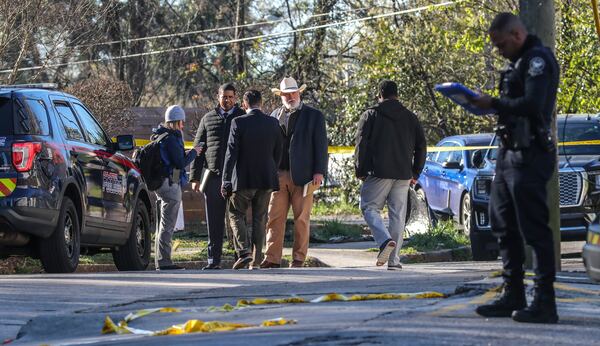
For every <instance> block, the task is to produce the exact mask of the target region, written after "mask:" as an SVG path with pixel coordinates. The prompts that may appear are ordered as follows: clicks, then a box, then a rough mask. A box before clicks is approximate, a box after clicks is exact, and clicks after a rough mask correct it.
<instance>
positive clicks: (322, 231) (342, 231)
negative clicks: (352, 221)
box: [313, 220, 363, 240]
mask: <svg viewBox="0 0 600 346" xmlns="http://www.w3.org/2000/svg"><path fill="white" fill-rule="evenodd" d="M362 234H363V229H362V227H361V226H358V225H348V224H344V223H342V222H339V221H337V220H333V221H325V222H323V225H322V226H320V227H316V228H315V229H314V231H313V236H314V237H315V238H317V239H320V240H329V239H331V238H333V237H339V236H345V237H349V238H352V239H358V238H360V237H361V236H362Z"/></svg>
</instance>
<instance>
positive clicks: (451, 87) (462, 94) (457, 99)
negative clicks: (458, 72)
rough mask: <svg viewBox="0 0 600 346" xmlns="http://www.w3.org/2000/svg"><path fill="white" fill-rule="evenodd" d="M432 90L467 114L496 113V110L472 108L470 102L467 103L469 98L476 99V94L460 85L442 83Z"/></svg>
mask: <svg viewBox="0 0 600 346" xmlns="http://www.w3.org/2000/svg"><path fill="white" fill-rule="evenodd" d="M434 89H435V90H436V91H437V92H439V93H441V94H442V95H444V96H446V97H447V98H449V99H450V100H452V102H454V103H456V104H457V105H459V106H461V107H462V108H464V109H465V110H466V111H468V112H469V113H472V114H475V115H488V114H495V113H496V110H495V109H493V108H490V109H481V108H478V107H475V106H473V105H472V104H471V102H469V98H473V97H477V96H478V94H477V93H476V92H474V91H473V90H471V89H469V88H467V87H466V86H464V85H462V84H460V83H442V84H438V85H436V86H435V87H434Z"/></svg>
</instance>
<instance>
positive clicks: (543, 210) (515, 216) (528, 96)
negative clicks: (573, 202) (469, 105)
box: [490, 35, 559, 318]
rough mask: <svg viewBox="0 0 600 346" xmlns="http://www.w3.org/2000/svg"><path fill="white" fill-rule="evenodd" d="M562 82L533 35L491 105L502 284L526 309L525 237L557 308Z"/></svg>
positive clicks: (493, 210)
mask: <svg viewBox="0 0 600 346" xmlns="http://www.w3.org/2000/svg"><path fill="white" fill-rule="evenodd" d="M558 81H559V67H558V63H557V62H556V58H555V57H554V54H553V53H552V51H551V50H550V49H548V48H547V47H544V46H543V45H542V43H541V41H540V40H539V39H538V38H537V37H536V36H533V35H529V36H528V37H527V39H526V41H525V44H524V46H523V48H522V51H521V54H520V55H519V57H518V58H517V59H516V60H514V61H511V63H510V64H509V65H508V67H507V68H506V69H505V70H504V71H503V73H502V78H501V84H500V95H501V96H500V98H494V99H493V100H492V106H493V107H494V109H496V110H497V111H498V115H499V119H498V127H497V134H498V136H499V137H500V139H501V140H500V149H499V150H498V157H497V159H496V176H495V178H494V182H493V183H492V189H491V196H490V222H491V226H492V232H493V233H494V235H495V236H497V237H498V243H499V246H500V254H501V255H502V261H503V267H504V272H503V276H504V280H505V282H506V283H507V284H508V285H510V284H512V285H513V286H515V285H516V286H518V287H520V290H521V291H522V294H521V297H522V299H518V300H520V301H521V302H522V304H525V303H526V301H525V296H524V289H523V288H522V285H523V277H524V272H523V264H524V262H525V250H524V246H523V237H524V238H525V241H526V242H527V244H529V245H530V246H531V247H532V248H533V251H534V252H535V255H536V258H537V268H536V270H535V272H536V287H538V288H540V289H545V290H546V292H551V293H548V296H551V300H552V304H554V290H553V282H554V280H555V275H556V269H555V263H554V260H555V258H554V245H553V243H554V241H553V239H552V230H551V229H550V227H549V225H548V222H549V211H548V205H547V200H546V197H547V191H546V185H547V183H548V181H549V179H550V177H551V176H552V172H553V171H554V167H555V165H556V147H555V144H554V142H553V141H552V136H551V132H550V129H551V123H552V114H553V112H554V105H555V102H556V92H557V88H558ZM557 241H558V240H557ZM536 292H537V291H536ZM554 306H555V305H554ZM523 307H524V306H522V307H519V308H523ZM513 318H514V315H513Z"/></svg>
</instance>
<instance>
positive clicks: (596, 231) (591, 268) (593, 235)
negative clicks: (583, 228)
mask: <svg viewBox="0 0 600 346" xmlns="http://www.w3.org/2000/svg"><path fill="white" fill-rule="evenodd" d="M582 257H583V263H584V264H585V269H586V270H587V273H588V275H589V277H590V278H591V279H592V280H594V281H597V282H600V224H599V223H598V222H595V223H593V224H591V225H590V227H589V230H588V235H587V241H586V243H585V245H584V246H583V253H582Z"/></svg>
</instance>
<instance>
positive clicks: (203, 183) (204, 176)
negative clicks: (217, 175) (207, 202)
mask: <svg viewBox="0 0 600 346" xmlns="http://www.w3.org/2000/svg"><path fill="white" fill-rule="evenodd" d="M210 174H211V171H210V169H208V168H205V169H204V172H202V180H200V187H199V188H198V189H199V190H200V192H202V193H204V190H205V189H206V182H207V181H208V177H209V176H210Z"/></svg>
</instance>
